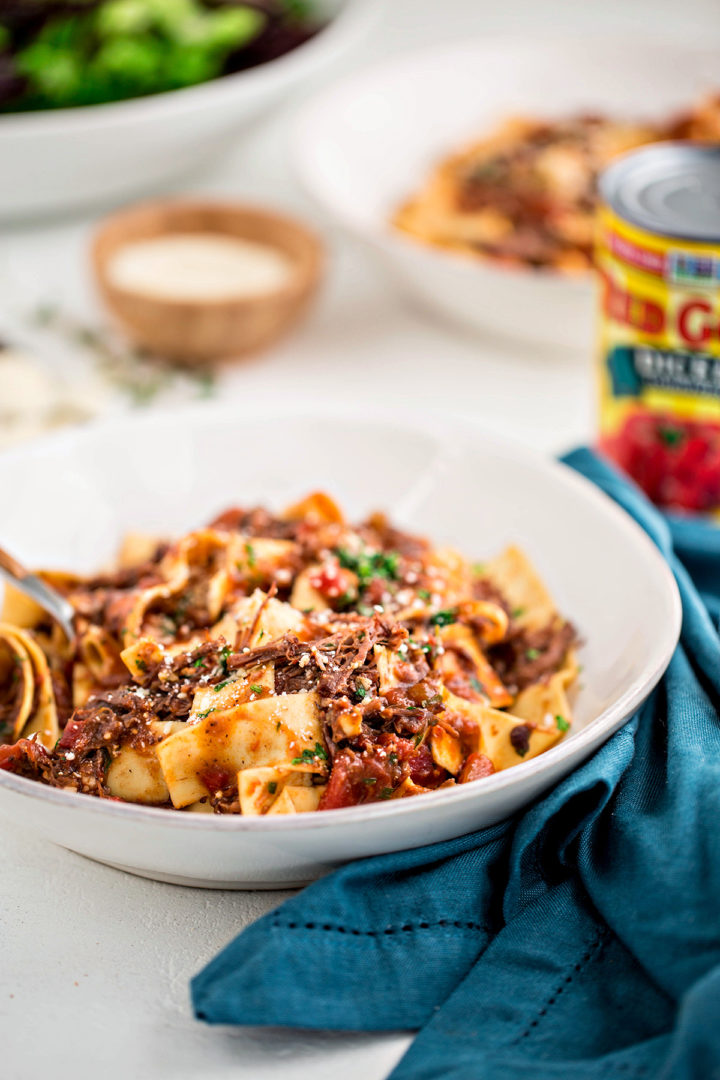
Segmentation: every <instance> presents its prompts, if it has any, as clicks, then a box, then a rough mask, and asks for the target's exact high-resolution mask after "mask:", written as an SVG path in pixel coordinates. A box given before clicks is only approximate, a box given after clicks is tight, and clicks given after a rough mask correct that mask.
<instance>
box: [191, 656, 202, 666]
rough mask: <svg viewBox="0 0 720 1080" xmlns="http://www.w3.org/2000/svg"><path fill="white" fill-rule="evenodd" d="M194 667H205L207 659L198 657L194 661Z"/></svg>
mask: <svg viewBox="0 0 720 1080" xmlns="http://www.w3.org/2000/svg"><path fill="white" fill-rule="evenodd" d="M192 666H193V667H205V657H204V656H198V658H197V660H193V662H192Z"/></svg>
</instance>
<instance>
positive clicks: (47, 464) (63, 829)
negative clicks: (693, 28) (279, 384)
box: [0, 402, 680, 888]
mask: <svg viewBox="0 0 720 1080" xmlns="http://www.w3.org/2000/svg"><path fill="white" fill-rule="evenodd" d="M255 404H256V405H257V406H258V407H253V403H252V402H246V403H245V407H244V408H243V409H242V412H239V411H238V408H237V406H233V407H218V406H210V405H206V406H196V407H194V408H191V409H186V410H178V411H175V412H174V413H173V414H169V413H162V412H158V411H156V412H154V413H153V414H152V415H147V416H145V417H141V418H138V417H134V418H125V419H119V420H116V421H112V422H109V423H105V424H103V425H99V424H96V425H93V426H89V427H87V428H85V429H83V430H80V431H77V432H74V433H67V434H62V435H58V436H55V437H53V438H51V439H46V440H43V441H40V442H37V443H34V444H31V445H28V446H27V447H26V448H19V449H17V450H13V451H9V452H7V453H5V454H3V455H0V504H2V507H3V519H2V525H1V526H0V543H1V544H2V545H3V546H4V547H7V548H8V549H9V550H10V551H11V552H14V553H15V554H16V555H18V556H19V557H20V558H22V560H23V561H24V562H25V563H26V564H28V565H31V566H56V567H63V568H67V569H74V570H91V569H94V568H97V567H98V566H101V565H103V564H105V563H106V562H107V561H108V560H109V559H110V558H111V557H112V555H113V553H114V551H115V549H116V547H117V544H118V542H119V540H120V538H121V537H122V535H123V533H125V532H126V531H127V530H130V529H138V530H140V531H143V532H150V533H153V532H154V533H158V534H160V535H167V533H168V532H170V533H178V532H180V531H182V530H186V529H188V528H190V527H193V526H195V525H198V524H201V523H202V522H204V521H206V520H209V519H210V518H211V516H213V515H215V514H216V513H217V512H218V511H219V510H220V509H222V508H224V507H226V506H228V505H231V504H245V505H253V504H257V503H264V504H265V505H270V506H273V507H277V508H279V507H282V506H283V505H287V504H288V503H289V502H290V501H292V500H294V499H296V498H297V497H298V496H300V495H302V494H304V493H307V492H308V491H310V490H312V489H315V488H318V487H321V488H325V489H326V490H328V491H329V492H331V493H332V494H333V495H335V496H336V498H338V499H339V500H340V502H341V503H342V504H343V506H344V507H345V508H346V511H347V513H348V515H349V516H350V517H351V518H355V519H357V518H359V517H360V516H362V515H364V514H366V513H367V512H368V511H370V510H372V509H377V508H381V509H383V508H384V509H387V510H389V511H390V512H391V513H392V515H393V518H394V519H395V520H397V521H398V523H399V524H401V525H404V526H406V527H407V528H410V529H413V530H417V531H418V532H421V533H424V534H426V535H427V536H429V537H431V538H432V539H433V540H435V541H437V542H440V543H451V544H454V545H455V546H457V547H458V548H460V549H461V550H462V551H464V552H465V553H466V554H467V555H469V556H471V557H483V556H486V555H488V554H491V553H494V552H495V551H498V550H500V549H501V548H502V547H503V546H505V545H506V544H508V543H511V542H515V543H518V544H521V545H522V546H523V548H525V550H526V551H527V552H528V554H529V555H530V557H531V558H532V559H533V560H534V561H535V563H536V565H537V567H538V569H539V571H540V573H541V574H542V576H543V577H544V579H545V581H546V582H547V584H548V586H549V588H550V589H551V591H552V593H553V594H554V596H555V599H556V602H557V604H558V606H559V608H560V610H561V611H562V612H563V613H565V614H566V615H567V616H568V617H570V618H571V619H572V620H573V621H574V622H575V624H576V626H577V628H578V630H579V632H580V634H581V636H582V639H583V645H582V649H581V660H582V664H583V673H582V685H581V686H580V688H579V692H578V697H577V702H576V706H575V723H574V725H573V729H572V733H571V734H570V735H569V736H568V737H567V738H566V739H564V740H563V741H562V742H561V743H559V744H558V745H557V746H555V747H553V748H552V749H551V750H549V751H547V752H546V753H544V754H542V755H541V756H539V757H537V758H534V759H533V760H531V761H527V762H522V763H521V764H519V765H517V766H515V767H514V768H511V769H508V770H506V771H504V772H501V773H496V774H495V775H493V776H491V777H488V778H487V779H485V780H482V781H478V782H476V783H472V784H465V785H460V786H458V787H456V788H452V789H447V790H444V791H438V792H433V793H431V794H428V795H419V796H415V797H413V798H409V799H403V800H401V801H397V802H383V803H376V804H373V805H369V806H361V807H352V808H349V809H344V810H333V811H327V812H322V813H310V814H298V815H296V816H294V817H275V818H251V817H247V818H246V817H239V816H238V817H235V816H227V817H221V816H216V815H212V816H211V815H206V814H187V813H179V812H176V811H175V812H174V811H172V810H165V809H158V808H152V807H144V806H137V805H129V804H124V803H116V802H110V801H107V800H100V799H95V798H91V797H89V796H86V795H77V794H74V793H72V792H67V791H60V790H57V789H54V788H50V787H46V786H44V785H42V784H39V783H37V782H36V781H33V780H28V779H25V778H23V777H17V776H13V775H12V774H11V773H9V772H4V771H0V810H1V811H2V814H3V816H4V818H5V820H4V821H2V822H0V828H12V827H13V825H12V823H13V821H15V822H17V823H19V824H22V825H24V826H27V827H29V828H32V829H34V830H36V831H37V832H38V833H40V834H41V835H43V836H45V837H47V838H48V839H50V840H52V841H54V842H55V843H57V844H61V845H62V846H63V847H67V848H70V849H71V850H73V851H77V852H79V853H80V854H82V855H87V856H89V857H90V858H93V859H97V860H99V861H101V862H105V863H109V864H110V865H112V866H116V867H119V868H121V869H125V870H130V871H132V872H133V873H136V874H141V875H144V876H146V877H151V878H156V879H158V880H162V881H173V882H178V883H183V884H190V885H205V886H210V887H222V888H273V887H277V888H280V887H289V886H290V885H294V884H298V883H302V882H305V881H307V880H309V879H311V878H313V877H317V876H319V875H321V874H322V873H324V872H326V871H327V870H329V869H331V868H332V867H333V866H336V865H338V864H339V863H342V862H347V861H348V860H350V859H356V858H359V857H362V856H366V855H373V854H378V853H381V852H387V851H396V850H402V849H405V848H411V847H419V846H421V845H422V844H428V843H432V842H434V841H437V840H444V839H448V838H450V837H454V836H459V835H462V834H463V833H467V832H470V831H472V830H473V829H477V828H479V827H480V826H483V825H488V824H490V823H492V822H495V821H498V820H500V819H501V818H503V817H505V816H507V815H508V814H510V813H513V812H514V811H516V810H518V809H519V808H520V807H522V806H524V805H525V804H526V803H528V802H530V801H531V800H532V799H534V798H535V797H536V796H537V795H539V794H540V793H541V792H542V791H544V790H545V789H547V788H549V787H550V786H552V785H553V784H555V783H557V781H559V780H560V779H561V778H562V777H563V776H565V775H566V774H567V773H569V772H570V771H571V770H572V769H574V768H576V767H577V766H578V765H579V764H580V763H581V762H582V761H583V760H584V759H585V758H586V757H587V756H588V755H589V754H590V753H592V751H593V750H595V749H596V748H597V747H598V746H599V745H600V744H601V743H602V742H603V741H604V740H605V739H607V738H608V737H609V736H610V735H611V734H612V733H613V732H614V731H616V730H617V728H619V727H620V725H621V724H622V723H623V721H625V720H626V719H627V718H628V717H629V716H631V715H632V713H633V712H634V711H635V710H636V709H637V707H638V706H639V705H640V704H641V702H642V701H644V699H645V698H646V697H647V695H648V694H649V693H650V691H651V689H652V688H653V687H654V686H655V684H656V683H657V681H658V679H659V678H660V676H661V675H662V673H663V671H664V670H665V667H666V666H667V664H668V662H669V660H670V656H671V655H672V652H673V649H674V648H675V644H676V642H677V638H678V634H679V628H680V601H679V596H678V591H677V588H676V585H675V581H674V578H673V577H672V575H671V573H670V571H669V569H668V567H667V565H666V564H665V562H664V561H663V559H662V557H661V556H660V554H659V552H658V550H657V548H656V547H655V546H654V545H653V544H652V543H651V541H650V540H649V539H648V537H647V536H646V534H645V533H644V532H642V531H641V529H640V528H639V527H638V526H637V525H636V524H635V522H633V521H632V520H631V519H630V518H629V517H628V516H627V515H626V514H624V513H623V512H622V511H621V510H620V509H618V507H617V506H616V505H615V504H614V503H612V502H611V501H610V500H609V499H607V498H606V497H605V496H604V495H602V494H601V493H600V492H599V491H598V490H597V489H596V488H594V487H593V486H592V485H591V484H589V483H587V482H586V481H584V480H583V479H581V478H580V477H578V476H577V475H576V474H575V473H573V472H572V471H571V470H570V469H567V468H566V467H564V466H562V465H558V464H556V463H554V462H552V461H547V460H544V459H542V458H539V457H537V456H534V455H533V454H532V453H531V452H529V451H527V450H524V449H520V448H518V447H516V446H514V444H512V443H509V442H505V441H504V440H501V439H498V438H496V437H490V436H488V435H485V434H483V432H482V431H480V430H479V429H478V428H477V427H476V426H474V425H472V424H470V423H467V422H458V421H457V420H449V419H448V418H447V417H446V416H444V415H435V414H428V415H422V416H415V417H407V418H399V417H398V414H397V410H392V411H390V410H387V411H378V412H377V413H376V414H374V415H373V416H369V417H365V418H363V419H358V418H357V417H356V416H354V415H353V412H352V410H349V409H348V410H346V411H345V412H343V410H334V411H333V414H332V416H328V415H325V414H323V413H322V412H317V411H316V410H315V409H314V407H313V406H310V407H308V409H307V410H306V409H304V408H303V406H302V404H301V403H295V404H294V405H292V406H288V407H283V406H272V405H271V406H266V405H265V404H263V405H262V407H260V403H255ZM239 463H243V465H242V469H241V470H240V471H238V465H239ZM239 477H240V478H239Z"/></svg>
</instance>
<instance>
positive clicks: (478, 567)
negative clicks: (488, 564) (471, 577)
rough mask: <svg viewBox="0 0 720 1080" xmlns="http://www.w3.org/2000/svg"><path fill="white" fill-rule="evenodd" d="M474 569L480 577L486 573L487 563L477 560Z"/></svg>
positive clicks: (474, 572)
mask: <svg viewBox="0 0 720 1080" xmlns="http://www.w3.org/2000/svg"><path fill="white" fill-rule="evenodd" d="M472 570H473V574H476V575H477V576H478V577H481V576H482V575H483V574H484V573H485V563H484V562H475V563H473V565H472Z"/></svg>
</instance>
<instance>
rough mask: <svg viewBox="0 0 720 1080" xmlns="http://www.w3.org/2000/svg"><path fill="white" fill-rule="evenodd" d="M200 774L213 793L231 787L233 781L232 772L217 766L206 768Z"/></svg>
mask: <svg viewBox="0 0 720 1080" xmlns="http://www.w3.org/2000/svg"><path fill="white" fill-rule="evenodd" d="M198 776H199V777H200V779H201V780H202V782H203V784H204V785H205V787H206V788H207V789H208V791H209V792H211V794H214V793H215V792H216V791H222V790H223V789H224V788H226V787H229V786H230V783H231V781H232V774H231V773H229V772H227V770H226V769H220V768H217V767H211V768H209V769H205V770H204V772H201V773H198Z"/></svg>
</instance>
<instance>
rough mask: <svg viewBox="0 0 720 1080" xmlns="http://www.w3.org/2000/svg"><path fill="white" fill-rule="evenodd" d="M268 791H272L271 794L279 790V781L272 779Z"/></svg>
mask: <svg viewBox="0 0 720 1080" xmlns="http://www.w3.org/2000/svg"><path fill="white" fill-rule="evenodd" d="M268 791H269V792H270V794H271V795H274V794H275V792H276V791H277V783H276V782H275V780H271V781H270V783H269V784H268Z"/></svg>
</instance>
